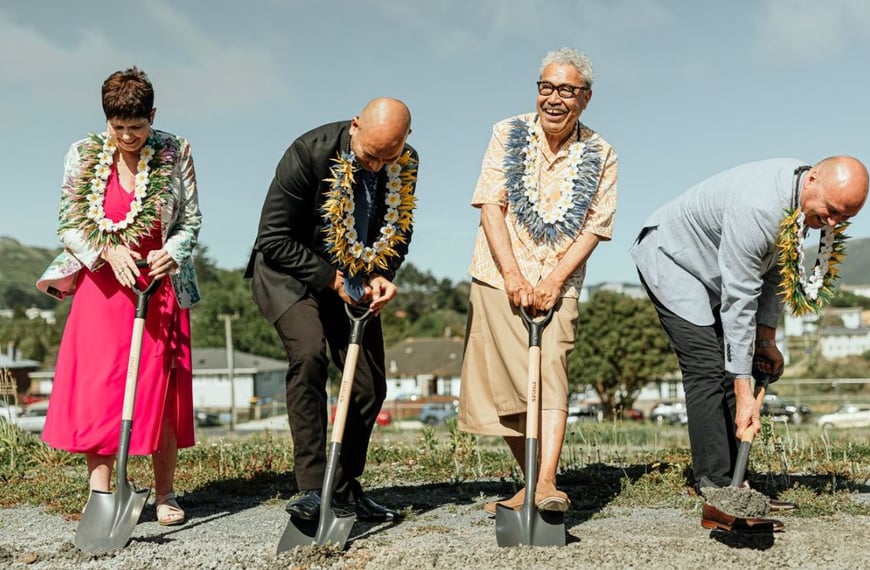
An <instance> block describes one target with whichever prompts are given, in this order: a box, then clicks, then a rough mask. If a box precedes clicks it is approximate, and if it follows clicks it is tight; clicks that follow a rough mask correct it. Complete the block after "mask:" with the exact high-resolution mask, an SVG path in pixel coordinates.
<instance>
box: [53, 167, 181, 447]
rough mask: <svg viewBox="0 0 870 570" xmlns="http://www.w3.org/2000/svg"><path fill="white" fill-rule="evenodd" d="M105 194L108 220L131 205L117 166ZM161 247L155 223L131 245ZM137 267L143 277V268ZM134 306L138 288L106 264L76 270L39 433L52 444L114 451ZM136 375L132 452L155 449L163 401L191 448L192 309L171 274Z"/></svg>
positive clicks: (142, 249) (158, 297) (155, 298)
mask: <svg viewBox="0 0 870 570" xmlns="http://www.w3.org/2000/svg"><path fill="white" fill-rule="evenodd" d="M104 200H105V203H104V206H103V207H104V209H105V212H106V216H107V217H109V218H110V219H112V220H113V221H118V220H121V219H123V218H124V217H125V216H126V215H127V212H129V211H130V203H131V202H132V201H133V194H132V193H129V194H128V193H127V192H126V191H125V190H124V189H123V188H122V187H121V184H120V182H119V181H118V174H117V170H116V169H115V167H114V166H113V167H112V173H111V174H110V175H109V179H108V180H107V185H106V194H105V198H104ZM161 247H162V240H161V235H160V224H159V222H158V223H157V225H156V226H155V227H154V228H153V229H152V231H151V234H150V235H149V236H146V237H144V238H143V239H141V240H140V244H139V247H138V248H136V251H138V252H139V253H141V254H142V257H143V258H145V257H146V255H147V253H148V252H149V251H151V250H155V249H160V248H161ZM140 271H142V273H143V277H142V278H140V283H142V282H143V279H147V277H145V275H144V274H145V273H146V272H147V269H145V270H141V269H140ZM135 308H136V296H135V294H134V293H133V292H132V291H131V290H130V289H129V288H127V287H124V286H122V285H120V284H119V283H118V281H117V280H116V279H115V275H114V273H113V272H112V268H111V267H110V266H109V264H108V263H107V264H104V265H102V266H101V267H100V268H99V269H97V270H96V271H89V270H87V269H82V270H81V271H80V272H79V274H78V276H77V286H76V289H75V295H73V301H72V307H71V308H70V313H69V317H68V318H67V322H66V328H65V330H64V334H63V339H62V340H61V343H60V350H59V352H58V356H57V366H56V367H55V374H54V383H53V385H52V389H51V400H50V403H49V409H48V417H47V418H46V421H45V428H44V430H43V432H42V439H43V440H45V442H46V443H48V445H50V446H51V447H54V448H57V449H64V450H67V451H71V452H74V453H96V454H100V455H114V454H116V453H117V452H118V438H119V435H120V428H121V408H122V403H123V400H124V383H125V381H126V377H127V362H128V358H129V356H130V342H131V335H132V331H133V318H134V316H135ZM138 378H139V381H138V385H137V388H136V403H135V408H134V412H133V428H132V434H131V436H130V454H131V455H149V454H151V453H153V452H154V451H155V450H156V449H157V446H158V443H159V441H160V429H161V423H162V421H163V417H164V408H166V409H167V410H168V412H169V413H168V414H167V418H168V419H169V420H170V421H172V422H174V423H175V426H176V435H177V439H178V447H179V448H181V447H191V446H192V445H193V444H194V428H193V380H192V369H191V357H190V311H189V310H187V309H181V308H180V307H179V306H178V303H177V302H176V300H175V293H174V292H173V290H172V285H171V283H170V282H169V278H168V277H166V278H164V281H163V283H161V284H160V285H159V286H158V288H157V290H156V291H155V293H154V295H152V297H151V300H150V303H149V305H148V313H147V315H146V318H145V332H144V334H143V338H142V353H141V357H140V363H139V376H138Z"/></svg>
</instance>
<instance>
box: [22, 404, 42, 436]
mask: <svg viewBox="0 0 870 570" xmlns="http://www.w3.org/2000/svg"><path fill="white" fill-rule="evenodd" d="M47 413H48V400H40V401H38V402H34V403H32V404H30V405H29V406H25V407H24V409H23V411H22V412H21V415H19V416H18V418H16V420H15V425H17V426H18V427H19V428H21V429H22V430H24V431H30V432H34V433H42V429H43V428H44V427H45V415H46V414H47Z"/></svg>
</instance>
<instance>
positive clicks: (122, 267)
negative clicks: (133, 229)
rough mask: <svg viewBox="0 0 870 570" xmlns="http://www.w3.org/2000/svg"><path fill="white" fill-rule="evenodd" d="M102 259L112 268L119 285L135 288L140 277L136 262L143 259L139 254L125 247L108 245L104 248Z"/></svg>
mask: <svg viewBox="0 0 870 570" xmlns="http://www.w3.org/2000/svg"><path fill="white" fill-rule="evenodd" d="M100 258H102V259H103V260H104V261H105V262H106V263H108V264H109V266H110V267H111V268H112V272H113V273H114V274H115V279H117V280H118V283H120V284H121V285H123V286H124V287H133V285H135V284H136V278H137V277H139V268H138V267H136V260H137V259H142V256H141V255H139V253H137V252H135V251H131V250H130V249H128V248H127V247H126V246H124V245H107V246H106V247H104V248H103V253H102V254H100Z"/></svg>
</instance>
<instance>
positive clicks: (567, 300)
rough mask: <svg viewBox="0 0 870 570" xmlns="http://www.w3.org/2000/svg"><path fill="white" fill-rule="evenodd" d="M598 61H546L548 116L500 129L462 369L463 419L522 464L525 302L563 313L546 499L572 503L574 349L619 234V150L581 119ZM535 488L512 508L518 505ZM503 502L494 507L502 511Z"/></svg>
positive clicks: (546, 350) (543, 106)
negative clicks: (567, 447)
mask: <svg viewBox="0 0 870 570" xmlns="http://www.w3.org/2000/svg"><path fill="white" fill-rule="evenodd" d="M592 81H593V73H592V66H591V64H590V62H589V59H588V58H587V57H586V56H584V55H582V54H580V53H579V52H577V51H575V50H573V49H568V48H563V49H560V50H557V51H553V52H550V53H549V54H547V55H546V56H545V57H544V59H543V61H542V62H541V72H540V80H539V81H538V99H537V112H536V113H529V114H525V115H519V116H516V117H511V118H509V119H506V120H503V121H501V122H499V123H497V124H496V125H495V127H494V128H493V135H492V139H491V140H490V143H489V147H488V148H487V151H486V155H485V156H484V159H483V166H482V168H481V173H480V178H479V179H478V182H477V188H476V190H475V192H474V196H473V198H472V201H471V203H472V205H473V206H474V207H476V208H480V228H479V231H478V234H477V240H476V243H475V246H474V253H473V257H472V260H471V267H470V269H469V273H470V274H471V276H472V278H473V280H472V285H471V294H470V311H469V312H470V315H471V317H470V319H469V322H468V330H467V334H466V342H467V345H466V350H465V356H464V360H463V367H462V390H461V392H460V394H461V395H460V405H459V426H460V428H461V429H462V430H463V431H468V432H472V433H478V434H484V435H500V436H503V437H504V438H505V441H506V442H507V444H508V447H509V448H510V450H511V452H512V453H513V455H514V457H515V458H516V460H517V462H518V463H519V464H520V466H521V467H523V463H524V453H525V436H524V429H525V428H524V424H525V412H526V384H527V379H528V358H527V354H528V333H527V331H526V329H525V327H524V325H523V322H522V320H521V318H520V315H519V311H520V307H522V308H524V309H526V310H527V311H528V312H530V313H532V314H534V313H543V312H547V311H550V310H552V311H553V313H554V314H553V320H552V321H551V322H550V324H549V325H548V326H547V327H546V328H545V329H544V332H543V335H542V350H541V353H542V362H541V373H542V377H541V395H540V401H541V436H540V440H541V441H540V445H541V463H540V474H539V477H538V483H537V488H536V489H535V504H536V505H537V507H538V509H541V510H555V511H565V510H567V509H568V507H569V505H570V500H569V499H568V496H567V494H566V493H564V492H562V491H560V490H558V489H556V470H557V467H558V464H559V455H560V454H561V451H562V441H563V439H564V435H565V425H566V423H567V414H568V372H567V355H568V353H569V352H570V351H571V350H572V349H573V347H574V339H575V332H576V330H575V327H576V322H577V315H578V297H579V293H580V288H581V287H582V285H583V278H584V276H585V273H586V260H587V259H589V256H590V255H591V254H592V251H593V250H594V249H595V246H596V245H597V244H598V242H599V241H601V240H609V239H610V237H611V233H612V228H613V217H614V212H615V210H616V179H617V173H616V171H617V168H616V153H615V152H614V151H613V148H612V147H611V146H610V145H609V144H608V143H607V142H606V141H605V140H604V139H603V138H601V136H600V135H598V133H596V132H595V131H593V130H591V129H589V128H588V127H586V126H585V125H584V124H583V123H581V122H580V121H579V118H580V114H581V113H582V112H583V111H584V110H585V109H586V106H587V105H588V104H589V100H590V99H591V98H592ZM524 498H525V490H520V492H519V493H517V494H516V495H515V496H514V497H512V498H510V499H508V500H506V501H503V502H502V503H501V504H503V505H505V506H507V507H509V508H519V507H520V506H521V505H522V503H523V500H524ZM495 506H496V503H489V504H487V505H486V507H485V509H486V510H487V511H488V512H490V513H494V512H495Z"/></svg>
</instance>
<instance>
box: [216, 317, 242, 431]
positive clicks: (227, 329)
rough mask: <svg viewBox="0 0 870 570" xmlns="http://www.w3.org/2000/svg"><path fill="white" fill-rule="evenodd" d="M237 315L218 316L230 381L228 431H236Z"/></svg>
mask: <svg viewBox="0 0 870 570" xmlns="http://www.w3.org/2000/svg"><path fill="white" fill-rule="evenodd" d="M238 318H239V315H238V314H237V313H234V314H232V315H230V314H222V315H218V320H222V321H223V322H224V335H225V336H226V339H227V378H228V379H229V381H230V431H231V432H235V431H236V379H235V363H234V361H233V321H234V320H236V319H238Z"/></svg>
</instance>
